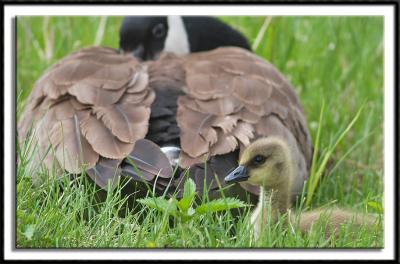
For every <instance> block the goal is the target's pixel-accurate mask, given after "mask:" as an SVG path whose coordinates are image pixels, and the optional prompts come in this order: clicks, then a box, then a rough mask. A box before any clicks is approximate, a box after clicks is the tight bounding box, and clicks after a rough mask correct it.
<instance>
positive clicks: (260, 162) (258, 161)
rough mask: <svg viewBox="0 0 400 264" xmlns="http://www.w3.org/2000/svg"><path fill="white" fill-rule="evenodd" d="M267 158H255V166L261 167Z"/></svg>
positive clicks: (259, 156)
mask: <svg viewBox="0 0 400 264" xmlns="http://www.w3.org/2000/svg"><path fill="white" fill-rule="evenodd" d="M266 159H267V158H266V157H265V156H263V155H257V156H255V157H254V158H253V164H254V165H256V166H259V165H261V164H263V163H264V162H265V160H266Z"/></svg>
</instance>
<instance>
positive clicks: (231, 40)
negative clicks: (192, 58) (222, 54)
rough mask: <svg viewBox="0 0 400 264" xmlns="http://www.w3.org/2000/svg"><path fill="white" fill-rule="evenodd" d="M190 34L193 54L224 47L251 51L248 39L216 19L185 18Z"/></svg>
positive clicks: (202, 17)
mask: <svg viewBox="0 0 400 264" xmlns="http://www.w3.org/2000/svg"><path fill="white" fill-rule="evenodd" d="M182 19H183V21H184V25H185V27H186V31H187V32H188V38H189V43H190V50H191V52H197V51H207V50H212V49H215V48H218V47H223V46H235V47H241V48H244V49H247V50H250V46H249V44H248V43H247V40H246V38H245V37H244V36H243V35H242V34H241V33H239V32H238V31H236V30H234V29H233V28H231V27H230V26H228V25H227V24H225V23H223V22H222V21H220V20H218V19H217V18H214V17H205V16H183V17H182Z"/></svg>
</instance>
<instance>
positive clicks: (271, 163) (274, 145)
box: [225, 137, 292, 189]
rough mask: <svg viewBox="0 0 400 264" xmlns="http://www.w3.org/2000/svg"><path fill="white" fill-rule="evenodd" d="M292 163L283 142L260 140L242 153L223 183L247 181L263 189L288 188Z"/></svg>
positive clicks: (275, 139)
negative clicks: (237, 164)
mask: <svg viewBox="0 0 400 264" xmlns="http://www.w3.org/2000/svg"><path fill="white" fill-rule="evenodd" d="M291 172H292V161H291V157H290V151H289V148H288V145H287V143H286V142H285V141H283V140H282V139H280V138H277V137H266V138H261V139H258V140H256V141H254V142H253V143H251V144H250V145H249V146H248V147H246V149H245V150H244V151H243V153H242V155H241V157H240V160H239V166H238V167H237V168H236V169H235V170H234V171H232V172H231V173H230V174H229V175H228V176H226V177H225V182H227V183H231V182H241V181H247V182H248V183H250V184H253V185H258V186H262V187H264V188H265V189H278V188H282V187H285V186H286V187H289V185H290V184H291Z"/></svg>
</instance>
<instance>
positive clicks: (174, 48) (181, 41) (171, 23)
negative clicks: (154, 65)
mask: <svg viewBox="0 0 400 264" xmlns="http://www.w3.org/2000/svg"><path fill="white" fill-rule="evenodd" d="M167 22H168V34H167V38H166V39H165V44H164V51H168V52H172V53H175V54H188V53H189V52H190V49H189V39H188V36H187V32H186V29H185V25H184V24H183V20H182V17H180V16H168V19H167Z"/></svg>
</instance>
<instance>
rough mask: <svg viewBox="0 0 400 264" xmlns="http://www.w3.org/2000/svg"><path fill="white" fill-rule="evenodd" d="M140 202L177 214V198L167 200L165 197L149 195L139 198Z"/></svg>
mask: <svg viewBox="0 0 400 264" xmlns="http://www.w3.org/2000/svg"><path fill="white" fill-rule="evenodd" d="M138 202H139V203H141V204H144V205H146V206H147V207H150V208H153V209H156V210H158V211H162V212H167V213H169V214H176V212H177V207H176V200H175V199H173V198H171V199H169V200H166V199H165V198H163V197H147V198H144V199H138Z"/></svg>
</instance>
